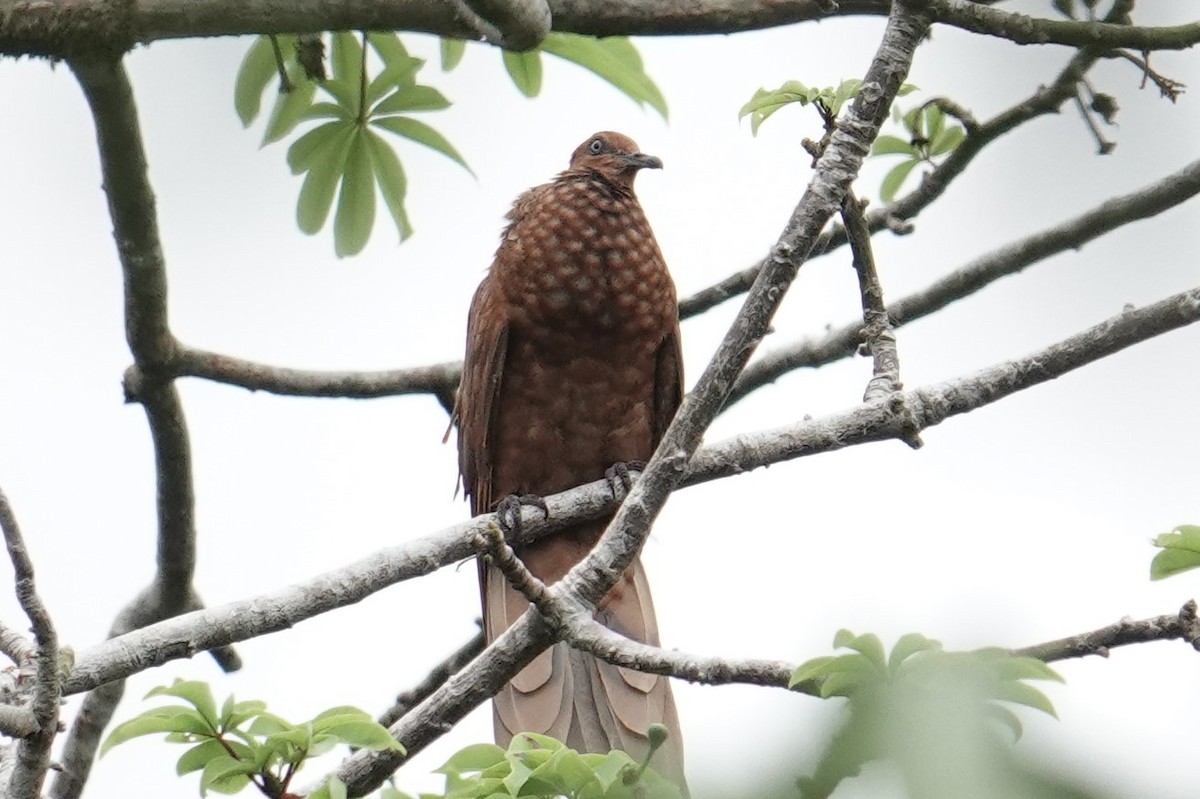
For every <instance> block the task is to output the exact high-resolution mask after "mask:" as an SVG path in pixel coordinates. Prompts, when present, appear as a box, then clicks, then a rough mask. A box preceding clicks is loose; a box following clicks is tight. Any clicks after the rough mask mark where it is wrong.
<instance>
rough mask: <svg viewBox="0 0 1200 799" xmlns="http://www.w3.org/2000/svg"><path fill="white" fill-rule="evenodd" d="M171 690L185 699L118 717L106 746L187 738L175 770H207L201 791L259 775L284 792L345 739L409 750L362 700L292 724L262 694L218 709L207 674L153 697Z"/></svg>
mask: <svg viewBox="0 0 1200 799" xmlns="http://www.w3.org/2000/svg"><path fill="white" fill-rule="evenodd" d="M164 696H169V697H174V698H176V699H182V700H183V701H184V704H172V705H164V706H160V707H155V708H151V709H150V710H147V711H145V712H144V713H142V714H140V715H138V716H135V717H134V718H132V719H130V720H129V721H126V722H124V723H123V724H118V725H117V726H116V727H114V728H113V730H112V732H111V733H109V735H108V738H106V739H105V741H104V744H103V746H102V747H101V749H100V754H101V755H103V754H105V753H106V752H108V750H110V749H112V748H113V747H114V746H116V745H117V744H120V743H124V742H126V741H129V740H131V739H133V738H138V737H140V736H143V735H155V734H165V737H166V740H167V741H168V742H169V743H178V744H184V745H185V746H187V750H186V751H185V752H184V753H183V754H182V755H181V756H180V757H179V760H178V761H177V762H176V764H175V770H176V772H177V773H178V774H179V775H180V776H182V775H184V774H191V773H193V772H197V771H198V772H200V795H201V796H204V795H206V794H207V793H208V792H209V791H213V792H215V793H226V794H231V793H237V792H238V791H241V790H242V789H243V788H245V787H247V786H248V785H250V784H252V783H253V784H254V785H255V786H257V787H258V788H259V790H261V791H262V792H263V793H264V794H265V795H267V796H272V797H278V796H282V795H283V794H284V793H286V792H287V788H288V786H289V784H290V783H291V781H292V777H293V776H294V775H295V773H296V771H297V770H298V769H299V768H300V766H301V765H303V763H304V761H306V760H308V759H310V758H313V757H317V756H319V755H322V754H325V753H326V752H328V751H329V750H331V749H333V748H334V747H335V746H338V745H339V744H346V745H349V746H353V747H357V748H360V749H370V750H372V751H379V750H383V749H393V750H396V751H400V752H403V751H404V747H402V746H401V745H400V744H399V743H398V742H397V741H396V740H395V739H394V738H392V736H391V734H390V733H388V731H387V728H385V727H383V726H381V725H380V724H378V723H377V722H376V721H375V720H374V719H372V718H371V717H370V716H368V715H367V714H366V713H365V712H364V711H362V710H359V709H358V708H353V707H334V708H330V709H329V710H326V711H324V712H322V713H319V714H318V715H317V716H315V717H314V718H312V719H311V720H309V721H305V722H302V723H299V724H292V723H290V722H288V721H285V720H284V719H282V718H280V717H279V716H277V715H275V714H273V713H268V712H267V709H266V703H264V702H260V701H257V700H249V701H242V702H238V701H235V699H234V698H233V697H232V696H230V697H229V698H228V699H226V700H225V702H224V703H223V704H222V705H221V709H220V711H218V710H217V705H216V702H215V700H214V699H213V695H212V691H211V689H210V688H209V687H208V685H207V684H206V683H203V682H197V681H185V680H176V681H175V682H174V683H173V684H172V685H169V686H161V687H158V688H155V689H154V690H152V691H150V693H148V694H147V695H146V698H147V699H149V698H152V697H164ZM322 794H327V795H328V796H329V797H331V799H338V797H339V796H342V797H344V796H345V786H343V785H341V784H340V783H338V782H336V781H333V782H332V784H327V785H325V786H323V787H322V788H321V790H320V791H318V792H317V793H316V794H314V797H317V799H324V797H323V796H322Z"/></svg>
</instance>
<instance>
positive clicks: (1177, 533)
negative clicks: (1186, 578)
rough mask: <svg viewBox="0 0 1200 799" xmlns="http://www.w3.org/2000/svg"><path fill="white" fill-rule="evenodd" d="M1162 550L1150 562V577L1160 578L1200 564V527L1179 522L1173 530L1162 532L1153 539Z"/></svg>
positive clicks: (1153, 578) (1152, 578)
mask: <svg viewBox="0 0 1200 799" xmlns="http://www.w3.org/2000/svg"><path fill="white" fill-rule="evenodd" d="M1154 546H1156V547H1162V550H1163V551H1162V552H1159V553H1158V554H1157V555H1155V556H1154V560H1152V561H1151V562H1150V579H1151V580H1161V579H1163V578H1164V577H1170V576H1171V575H1173V574H1179V573H1180V572H1185V571H1188V570H1189V569H1194V568H1196V567H1197V566H1200V527H1198V526H1196V525H1191V524H1181V525H1179V526H1178V527H1176V528H1175V530H1174V532H1170V533H1163V534H1162V535H1160V536H1158V537H1157V538H1155V539H1154Z"/></svg>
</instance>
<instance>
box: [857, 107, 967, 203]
mask: <svg viewBox="0 0 1200 799" xmlns="http://www.w3.org/2000/svg"><path fill="white" fill-rule="evenodd" d="M892 121H893V122H897V123H899V124H900V125H902V126H903V127H904V130H905V132H906V133H907V134H908V135H907V137H904V138H902V137H900V136H892V135H888V134H884V135H883V136H880V137H879V138H877V139H876V140H875V145H874V146H873V147H872V148H871V155H902V156H904V159H903V160H902V161H901V162H900V163H898V164H896V165H895V166H894V167H892V169H891V171H889V172H888V173H887V175H885V176H884V178H883V184H882V185H881V186H880V188H879V196H880V199H882V200H883V201H884V202H885V203H890V202H891V201H892V200H894V199H895V198H896V195H897V194H898V193H899V192H900V187H901V186H903V185H904V181H905V180H907V179H908V176H909V174H910V173H911V172H912V171H913V169H915V168H916V167H918V166H919V165H921V164H930V165H933V164H935V163H936V159H939V158H944V157H945V156H947V155H949V154H950V153H951V152H953V151H954V148H956V147H958V145H959V144H961V143H962V140H963V138H964V137H965V136H966V131H965V130H963V128H962V126H961V125H959V124H957V123H955V122H950V123H948V122H947V121H946V114H945V113H944V112H943V111H942V109H941V108H939V107H938V106H937V105H936V104H934V103H926V104H925V105H922V106H918V107H916V108H914V109H912V110H910V111H907V112H901V111H900V109H899V107H896V106H893V107H892Z"/></svg>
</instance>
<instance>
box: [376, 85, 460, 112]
mask: <svg viewBox="0 0 1200 799" xmlns="http://www.w3.org/2000/svg"><path fill="white" fill-rule="evenodd" d="M449 107H450V101H449V100H447V99H446V96H445V95H444V94H442V93H441V92H439V91H438V90H437V89H435V88H433V87H432V86H401V87H400V88H399V89H397V90H396V91H394V92H392V93H391V94H389V95H388V96H387V97H385V98H384V99H383V102H381V103H379V105H377V106H375V107H374V108H372V109H371V116H379V115H382V114H395V113H399V112H401V111H440V110H441V109H443V108H449Z"/></svg>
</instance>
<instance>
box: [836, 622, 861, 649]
mask: <svg viewBox="0 0 1200 799" xmlns="http://www.w3.org/2000/svg"><path fill="white" fill-rule="evenodd" d="M857 637H858V636H857V635H855V634H854V633H853V632H851V631H850V630H847V629H846V628H845V627H843V628H842V629H840V630H838V631H837V632H836V633H834V634H833V648H834V649H846V648H847V647H849V646H850V642H851V641H853V640H854V639H855V638H857Z"/></svg>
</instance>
